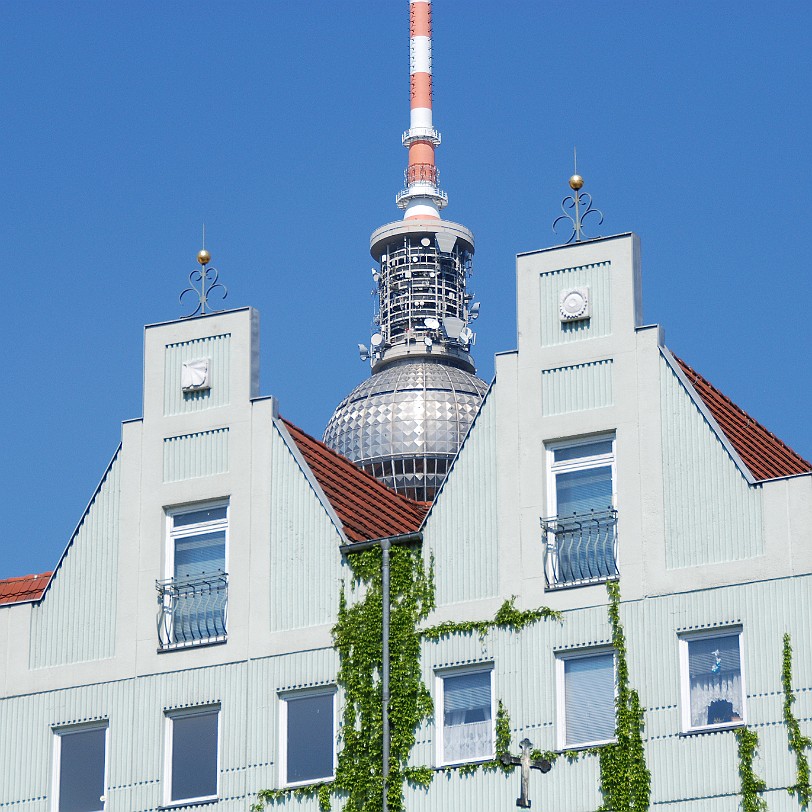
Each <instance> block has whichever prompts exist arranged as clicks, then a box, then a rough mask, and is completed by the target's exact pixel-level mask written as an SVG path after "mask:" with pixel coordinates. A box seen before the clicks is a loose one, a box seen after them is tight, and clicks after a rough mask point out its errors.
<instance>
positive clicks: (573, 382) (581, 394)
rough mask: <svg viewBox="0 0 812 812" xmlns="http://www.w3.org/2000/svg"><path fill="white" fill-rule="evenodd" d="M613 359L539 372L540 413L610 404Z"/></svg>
mask: <svg viewBox="0 0 812 812" xmlns="http://www.w3.org/2000/svg"><path fill="white" fill-rule="evenodd" d="M612 403H613V401H612V359H611V358H607V359H606V360H604V361H595V362H594V363H591V364H577V365H575V366H569V367H558V368H557V369H544V370H542V372H541V413H542V414H543V415H544V416H547V417H549V416H550V415H554V414H566V413H567V412H580V411H584V410H585V409H600V408H602V407H604V406H611V405H612Z"/></svg>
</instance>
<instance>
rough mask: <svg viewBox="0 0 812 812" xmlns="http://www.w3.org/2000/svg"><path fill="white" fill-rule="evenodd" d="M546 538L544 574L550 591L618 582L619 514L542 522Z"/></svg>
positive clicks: (572, 517)
mask: <svg viewBox="0 0 812 812" xmlns="http://www.w3.org/2000/svg"><path fill="white" fill-rule="evenodd" d="M541 526H542V529H543V530H544V532H545V534H546V536H547V549H546V557H545V566H544V571H545V575H546V576H547V587H548V588H549V589H563V588H564V587H570V586H582V585H584V584H596V583H601V582H602V581H609V580H611V579H613V578H617V576H618V570H617V511H616V510H605V511H600V512H599V511H594V512H591V513H587V514H581V515H578V514H575V515H572V516H553V517H551V518H549V519H542V520H541Z"/></svg>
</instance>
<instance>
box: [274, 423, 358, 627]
mask: <svg viewBox="0 0 812 812" xmlns="http://www.w3.org/2000/svg"><path fill="white" fill-rule="evenodd" d="M341 541H342V539H341V537H340V536H339V533H338V530H336V527H335V525H334V524H333V523H332V521H331V520H330V517H329V516H328V514H327V511H326V510H325V508H324V505H322V503H321V502H320V501H319V499H318V496H317V495H316V492H315V491H314V490H313V486H312V485H311V484H310V482H309V481H308V480H307V478H306V477H305V475H304V474H303V473H302V471H301V469H300V468H299V465H298V463H297V461H296V460H295V459H294V457H293V454H292V453H291V451H290V449H289V448H288V446H287V445H286V443H285V441H284V440H283V439H282V437H281V435H280V434H279V432H278V431H276V430H275V431H274V432H273V439H272V445H271V538H270V545H271V618H270V623H271V629H272V630H273V631H281V630H284V629H298V628H304V627H307V626H316V625H319V624H323V623H334V622H335V620H336V616H337V610H338V591H339V587H340V583H341V577H342V576H341V558H340V555H339V551H338V546H339V545H340V544H341Z"/></svg>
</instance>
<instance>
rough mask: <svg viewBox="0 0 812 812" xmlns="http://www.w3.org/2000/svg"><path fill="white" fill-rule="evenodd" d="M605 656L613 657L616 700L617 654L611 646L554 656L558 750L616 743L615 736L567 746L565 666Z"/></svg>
mask: <svg viewBox="0 0 812 812" xmlns="http://www.w3.org/2000/svg"><path fill="white" fill-rule="evenodd" d="M607 654H613V655H614V672H615V679H614V683H615V695H614V699H615V700H617V652H616V651H615V650H614V649H613V648H612V647H611V646H601V647H600V648H583V649H568V650H567V651H557V652H556V654H555V687H556V692H555V695H556V718H557V722H558V723H557V725H556V742H557V745H558V749H559V750H562V751H563V750H584V749H585V748H588V747H599V746H601V745H603V744H612V743H614V742H616V741H617V737H616V736H612V737H611V738H609V739H594V740H592V741H587V742H579V743H578V744H567V697H566V676H565V671H564V669H565V665H566V663H567V662H568V661H570V660H584V659H587V658H588V657H600V656H605V655H607ZM615 726H616V727H617V706H615Z"/></svg>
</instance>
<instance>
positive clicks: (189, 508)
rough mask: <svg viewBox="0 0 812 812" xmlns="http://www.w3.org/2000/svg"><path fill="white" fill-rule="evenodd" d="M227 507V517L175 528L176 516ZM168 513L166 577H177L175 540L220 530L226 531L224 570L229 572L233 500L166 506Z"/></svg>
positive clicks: (165, 556) (166, 512)
mask: <svg viewBox="0 0 812 812" xmlns="http://www.w3.org/2000/svg"><path fill="white" fill-rule="evenodd" d="M221 507H224V508H225V509H226V517H225V519H216V520H214V521H211V522H200V523H198V524H190V525H188V526H187V527H183V528H181V529H179V530H175V526H174V521H175V517H176V516H183V515H184V514H186V513H195V512H196V511H198V510H207V509H209V508H221ZM164 513H165V514H166V544H165V555H164V578H174V577H175V540H176V539H179V538H185V537H187V536H196V535H198V534H201V533H213V532H216V531H218V530H224V531H225V555H224V557H223V558H224V560H223V566H224V568H225V569H224V572H228V554H229V541H230V536H231V533H230V532H229V527H230V525H231V502H230V500H229V499H227V498H226V499H212V500H206V501H205V502H193V503H191V504H188V505H178V506H173V507H166V508H164Z"/></svg>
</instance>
